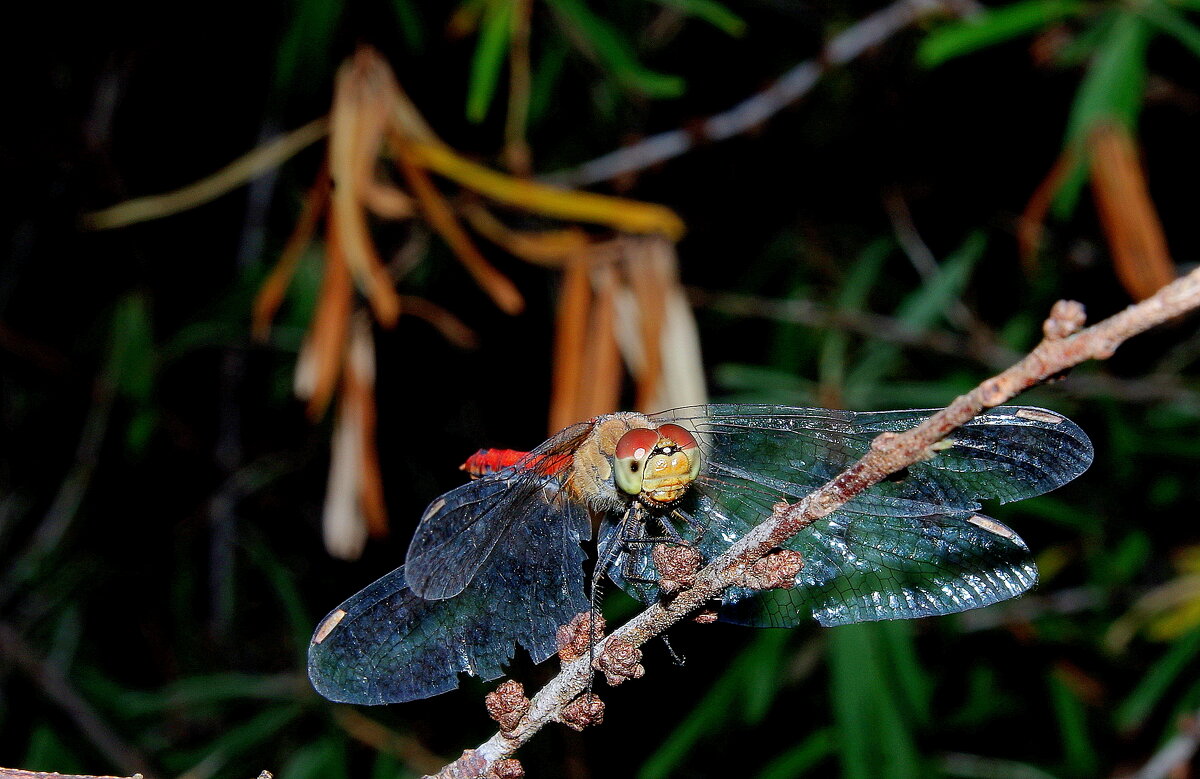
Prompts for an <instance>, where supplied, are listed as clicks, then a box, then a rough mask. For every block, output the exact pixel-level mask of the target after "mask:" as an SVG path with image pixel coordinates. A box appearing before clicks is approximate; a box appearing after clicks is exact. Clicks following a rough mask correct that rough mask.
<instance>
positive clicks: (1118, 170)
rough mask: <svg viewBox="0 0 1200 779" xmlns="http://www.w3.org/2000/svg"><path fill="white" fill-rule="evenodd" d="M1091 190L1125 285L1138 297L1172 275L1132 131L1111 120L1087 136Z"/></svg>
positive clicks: (1143, 296)
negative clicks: (1111, 122) (1112, 122)
mask: <svg viewBox="0 0 1200 779" xmlns="http://www.w3.org/2000/svg"><path fill="white" fill-rule="evenodd" d="M1088 153H1089V156H1090V162H1091V175H1092V193H1093V194H1094V195H1095V199H1096V209H1097V211H1099V213H1100V222H1101V224H1102V225H1103V226H1104V233H1105V235H1106V236H1107V238H1108V246H1109V250H1110V251H1111V253H1112V258H1113V265H1114V266H1115V268H1116V271H1117V277H1118V278H1119V279H1120V280H1121V284H1122V285H1123V286H1124V287H1125V290H1126V291H1127V292H1128V293H1129V294H1130V295H1131V296H1132V297H1133V298H1134V299H1135V300H1144V299H1146V298H1148V297H1150V296H1151V295H1153V294H1154V293H1155V292H1157V291H1158V290H1159V288H1161V287H1163V286H1165V285H1167V284H1170V283H1171V282H1172V281H1174V280H1175V275H1176V274H1175V264H1174V263H1173V262H1172V261H1171V256H1170V254H1169V252H1168V251H1167V239H1166V236H1165V235H1164V234H1163V229H1162V223H1161V222H1160V221H1159V218H1158V212H1157V210H1155V208H1154V202H1153V201H1152V200H1151V199H1150V192H1149V189H1148V187H1147V186H1146V176H1145V173H1144V172H1143V171H1142V165H1141V161H1140V160H1139V159H1138V150H1137V146H1136V145H1135V143H1134V140H1133V136H1132V135H1131V134H1130V133H1129V131H1128V130H1126V129H1125V128H1124V127H1121V126H1120V125H1117V124H1105V125H1101V126H1099V127H1097V128H1096V129H1095V130H1094V131H1093V132H1092V134H1091V135H1090V136H1089V137H1088Z"/></svg>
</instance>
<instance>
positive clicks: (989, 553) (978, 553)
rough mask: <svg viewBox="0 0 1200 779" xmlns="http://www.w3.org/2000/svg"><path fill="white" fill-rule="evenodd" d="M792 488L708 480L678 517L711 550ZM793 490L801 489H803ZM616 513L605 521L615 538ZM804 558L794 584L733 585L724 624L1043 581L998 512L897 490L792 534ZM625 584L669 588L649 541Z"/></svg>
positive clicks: (870, 614) (928, 611) (901, 614)
mask: <svg viewBox="0 0 1200 779" xmlns="http://www.w3.org/2000/svg"><path fill="white" fill-rule="evenodd" d="M779 497H780V496H779V495H778V494H772V493H770V492H766V491H761V490H750V489H747V490H743V491H730V490H728V489H724V488H721V489H714V488H713V486H712V485H711V484H708V483H701V484H698V485H697V487H696V489H695V490H694V491H693V495H691V496H689V497H688V498H686V499H685V500H684V502H683V505H681V506H680V507H679V508H678V509H677V511H676V512H675V515H674V516H675V519H674V522H673V524H674V525H675V527H676V530H677V531H678V532H679V534H680V535H681V536H683V538H684V539H686V540H687V541H689V542H691V543H693V544H694V545H695V546H696V548H697V549H699V551H700V552H701V554H702V555H703V557H704V559H705V560H706V561H707V560H711V559H712V558H714V557H716V556H717V555H719V554H721V553H722V552H724V551H725V550H726V549H728V548H729V546H730V545H731V544H732V543H733V542H734V541H736V540H737V539H739V538H741V537H742V536H744V535H745V534H746V533H747V532H749V530H750V529H751V528H752V526H753V525H754V524H757V523H758V522H759V521H761V519H762V518H763V517H766V516H768V515H769V514H770V512H771V504H772V503H773V502H774V501H775V500H777V499H778V498H779ZM791 499H793V500H794V499H795V498H794V497H792V498H791ZM617 532H618V530H617V525H616V523H611V524H606V525H605V527H604V528H603V529H602V530H601V533H602V538H603V539H604V541H602V544H603V543H606V542H609V539H615V538H616V533H617ZM784 546H786V547H787V548H789V549H794V550H796V551H798V552H800V554H801V557H802V559H803V567H802V568H801V569H800V572H799V573H798V574H797V576H796V586H795V587H794V588H793V589H787V590H783V589H779V590H766V591H758V590H748V589H743V588H738V587H731V588H729V589H727V590H726V591H725V593H724V594H723V596H722V605H721V607H720V608H719V609H718V611H717V615H718V617H719V618H720V619H721V620H722V621H724V622H733V623H736V624H740V625H750V626H754V627H792V626H795V625H798V624H800V623H802V622H804V621H806V620H808V619H809V618H814V619H816V620H817V621H818V622H819V623H821V624H822V625H826V626H830V625H844V624H848V623H851V622H866V621H871V620H880V619H909V618H913V617H929V616H935V615H939V614H952V613H955V612H959V611H965V610H967V609H973V608H978V607H980V606H987V605H990V604H992V603H996V602H999V601H1002V600H1006V599H1008V598H1012V597H1015V596H1017V595H1020V594H1021V593H1023V592H1025V591H1026V590H1028V589H1029V588H1030V587H1032V586H1033V585H1034V583H1035V582H1036V581H1037V567H1036V566H1035V565H1034V563H1033V559H1032V556H1031V555H1030V552H1029V548H1028V547H1027V546H1026V545H1025V543H1024V542H1023V541H1022V540H1021V539H1020V537H1018V536H1017V535H1016V533H1014V532H1012V531H1011V530H1010V529H1009V528H1007V527H1005V526H1004V525H1003V524H1001V523H1000V522H997V521H996V520H994V519H992V518H990V517H985V516H983V515H981V514H975V513H971V512H953V511H947V510H944V509H941V508H939V507H937V506H932V505H930V504H926V503H921V502H918V501H911V500H906V499H903V498H892V497H888V496H875V495H869V494H867V495H863V496H860V497H859V498H856V499H855V500H853V501H851V502H849V503H847V504H846V505H845V506H843V507H842V508H841V509H839V510H838V511H836V512H834V513H833V514H831V515H829V516H827V517H824V518H822V519H820V520H818V521H817V522H815V523H813V525H812V526H810V527H809V528H807V529H805V530H804V531H802V532H801V533H799V534H797V535H796V536H794V537H793V538H791V539H790V540H789V541H788V542H787V543H786V544H784ZM608 575H609V578H611V579H612V580H613V581H614V582H616V584H617V586H619V587H620V588H621V589H623V590H625V591H626V592H628V593H629V594H630V595H633V596H634V597H635V598H638V599H639V600H641V601H642V602H644V603H651V602H653V601H655V600H656V599H657V598H658V597H659V596H660V592H659V590H658V588H657V587H655V586H654V585H652V584H646V583H645V582H644V581H642V580H653V579H655V578H656V572H655V570H654V565H653V562H652V561H651V558H650V554H649V548H648V547H644V546H639V545H637V544H634V545H627V546H625V547H624V548H623V549H622V550H621V551H620V553H619V554H618V555H617V557H616V560H615V562H614V564H613V565H612V566H611V567H610V568H609V569H608Z"/></svg>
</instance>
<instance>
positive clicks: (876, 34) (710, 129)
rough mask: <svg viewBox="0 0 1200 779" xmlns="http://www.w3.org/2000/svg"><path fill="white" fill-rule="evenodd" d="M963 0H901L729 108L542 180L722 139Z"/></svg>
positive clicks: (583, 182)
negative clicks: (826, 75)
mask: <svg viewBox="0 0 1200 779" xmlns="http://www.w3.org/2000/svg"><path fill="white" fill-rule="evenodd" d="M963 5H964V4H963V3H961V2H954V1H953V0H898V2H896V3H893V4H892V5H890V6H888V7H887V8H884V9H883V10H880V11H877V12H875V13H873V14H871V15H870V16H868V17H866V18H864V19H862V20H861V21H859V22H857V23H855V24H853V25H851V26H850V27H847V28H846V29H845V30H843V31H842V32H840V33H838V34H837V35H835V36H834V37H833V38H832V39H831V40H830V41H829V43H828V44H827V45H826V46H825V48H824V49H823V50H822V51H821V53H820V54H818V55H817V56H816V57H813V58H812V59H809V60H805V61H804V62H801V63H800V64H799V65H796V66H794V67H793V68H792V69H791V70H789V71H787V72H786V73H784V74H783V75H782V76H780V77H779V78H778V79H777V80H776V81H774V82H773V83H772V84H771V85H770V86H768V87H767V88H766V89H764V90H762V91H761V92H758V93H756V94H754V95H753V96H751V97H749V98H747V99H746V100H743V101H742V102H741V103H738V104H737V105H735V106H734V107H733V108H730V109H729V110H728V111H724V112H722V113H719V114H714V115H713V116H710V117H708V118H707V119H704V120H702V121H700V122H696V123H694V124H692V123H689V126H688V127H687V128H682V127H681V128H678V129H675V130H669V131H667V132H663V133H658V134H657V135H651V136H650V137H648V138H644V139H642V140H641V141H639V142H637V143H635V144H633V145H632V146H626V147H624V148H621V149H617V150H616V151H612V152H609V153H608V154H605V155H603V156H601V157H597V158H596V159H594V160H591V161H590V162H585V163H584V164H582V165H580V166H578V167H576V168H572V169H570V170H563V171H559V172H557V173H552V174H550V175H547V176H545V177H544V178H543V180H544V181H546V182H548V183H551V184H559V185H562V186H569V187H586V186H589V185H592V184H597V183H599V182H601V181H609V180H611V179H615V178H617V177H619V176H627V175H629V174H631V173H636V172H637V171H640V170H645V169H646V168H649V167H652V166H654V165H657V164H659V163H661V162H665V161H667V160H669V159H673V158H675V157H679V156H681V155H683V154H685V153H686V152H688V151H690V150H691V149H692V148H694V147H695V146H697V145H699V144H701V143H710V142H713V141H723V140H725V139H726V138H732V137H733V136H735V135H740V134H741V133H744V132H747V131H749V130H753V129H755V128H756V127H759V126H760V125H762V124H763V123H764V122H766V121H767V120H768V119H770V118H771V117H772V116H774V115H775V114H777V113H779V112H780V111H781V110H783V109H784V108H786V107H787V106H789V105H791V104H792V103H794V102H796V101H797V100H799V99H800V98H802V97H804V96H805V95H807V94H808V93H809V92H810V91H811V90H812V88H813V87H814V86H816V84H817V82H818V81H819V80H820V78H821V76H823V75H825V73H826V72H827V71H829V70H830V69H831V68H832V67H833V66H836V65H845V64H846V63H848V62H850V61H851V60H853V59H856V58H857V57H859V56H860V55H861V54H862V53H863V52H865V51H867V50H868V49H871V48H873V47H875V46H878V45H879V44H881V43H883V42H884V41H885V40H887V39H888V38H890V37H892V36H893V35H895V34H896V33H897V32H899V31H900V30H903V29H904V28H906V27H908V26H909V25H910V24H912V23H913V22H915V21H917V20H918V19H921V18H923V17H924V16H926V15H928V14H929V13H931V12H933V11H942V12H949V13H958V12H959V11H960V10H961V9H962V7H963Z"/></svg>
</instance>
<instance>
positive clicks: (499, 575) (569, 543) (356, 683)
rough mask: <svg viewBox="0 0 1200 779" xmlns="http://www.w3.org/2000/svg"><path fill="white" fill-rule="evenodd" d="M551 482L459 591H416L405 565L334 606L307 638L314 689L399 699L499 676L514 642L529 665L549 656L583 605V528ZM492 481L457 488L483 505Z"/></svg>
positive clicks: (367, 700)
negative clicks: (434, 595)
mask: <svg viewBox="0 0 1200 779" xmlns="http://www.w3.org/2000/svg"><path fill="white" fill-rule="evenodd" d="M477 485H478V486H477ZM556 485H557V482H553V481H550V482H546V481H544V480H543V483H542V485H541V486H542V490H543V493H542V496H541V498H539V499H537V500H529V499H526V498H523V499H522V500H521V501H520V505H521V507H522V510H523V511H524V514H523V517H522V520H521V527H522V532H521V533H519V534H514V533H507V534H505V535H504V536H503V537H502V538H500V539H499V540H497V541H496V542H495V543H493V544H491V545H490V554H489V555H488V556H487V565H478V566H476V567H475V569H474V575H473V576H472V577H471V578H470V581H469V582H468V583H467V584H466V585H465V586H464V587H463V588H462V589H461V590H460V591H459V593H458V594H457V596H456V597H454V598H450V599H437V600H434V599H426V598H422V597H420V596H419V595H417V594H416V593H414V592H413V590H412V589H411V587H410V584H409V583H408V581H407V573H406V568H405V567H403V566H402V567H400V568H398V569H396V570H395V571H393V572H392V573H390V574H388V575H387V576H384V577H383V578H382V579H379V580H378V581H377V582H375V583H374V584H372V585H371V586H369V587H367V588H366V589H364V590H363V591H362V592H360V593H358V594H357V595H355V596H353V597H352V598H350V599H349V600H347V601H346V602H345V603H343V604H342V605H341V606H339V607H338V608H337V609H334V611H333V612H331V613H330V615H329V616H328V617H326V619H325V621H323V622H322V623H321V626H320V627H318V628H317V632H316V633H315V634H314V636H313V640H312V643H310V644H309V649H308V674H309V678H310V679H311V680H312V683H313V686H314V687H315V688H316V689H317V691H318V692H319V693H321V695H323V696H325V697H326V698H329V699H330V700H334V701H341V702H346V703H361V704H381V703H399V702H401V701H409V700H415V699H418V698H426V697H429V696H431V695H436V694H438V693H442V692H446V691H447V690H451V689H454V688H455V687H457V686H458V674H459V672H462V671H465V672H467V673H469V674H471V675H474V676H479V677H481V678H482V679H485V680H487V679H495V678H497V677H499V676H501V675H502V673H503V666H504V665H505V664H506V663H508V661H509V660H511V659H512V657H513V653H514V650H515V647H516V646H517V645H520V646H522V647H524V648H525V650H526V651H527V652H528V653H529V655H530V656H531V657H532V658H533V660H534V661H535V662H542V661H543V660H545V659H546V658H548V657H549V656H550V655H552V654H554V652H555V651H556V649H557V647H556V636H555V633H556V630H557V628H558V627H559V626H560V625H564V624H566V623H567V622H569V621H570V620H571V618H572V617H573V616H574V615H576V614H578V613H580V612H584V611H587V608H588V601H587V599H586V598H585V597H584V577H583V560H584V554H583V550H582V548H581V547H580V542H581V541H582V540H584V538H585V533H584V530H583V529H584V528H589V525H588V521H587V517H586V513H585V511H584V510H583V509H582V507H578V506H576V505H574V504H573V503H570V502H568V501H565V500H562V499H560V497H561V494H560V493H559V492H557V487H556ZM498 486H503V485H498V484H496V483H485V482H484V481H483V480H481V481H479V482H472V483H471V484H467V485H464V487H462V488H459V489H458V490H455V491H454V492H455V493H458V492H463V491H465V492H466V493H469V494H470V497H472V498H475V499H476V500H477V501H482V500H484V499H486V498H487V497H489V496H492V495H493V493H494V491H495V489H496V488H497V487H498ZM510 486H511V480H510ZM467 488H470V489H467ZM447 497H449V496H447ZM451 502H452V501H448V504H449V503H451ZM331 626H332V627H331Z"/></svg>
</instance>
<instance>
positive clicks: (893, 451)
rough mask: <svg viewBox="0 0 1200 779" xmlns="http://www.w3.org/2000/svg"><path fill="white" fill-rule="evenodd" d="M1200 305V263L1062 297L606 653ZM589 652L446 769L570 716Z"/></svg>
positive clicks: (669, 621)
mask: <svg viewBox="0 0 1200 779" xmlns="http://www.w3.org/2000/svg"><path fill="white" fill-rule="evenodd" d="M1197 307H1200V269H1197V270H1196V271H1193V272H1192V273H1190V274H1189V275H1187V276H1185V277H1183V278H1181V279H1179V280H1177V281H1175V282H1173V283H1172V284H1170V285H1168V286H1167V287H1164V288H1163V289H1161V290H1160V291H1159V292H1158V293H1156V294H1155V295H1154V296H1153V297H1150V298H1147V299H1146V300H1144V301H1143V302H1141V303H1139V304H1137V305H1133V306H1130V307H1129V308H1127V309H1126V310H1124V311H1122V312H1121V313H1119V314H1116V315H1115V316H1112V317H1109V318H1108V319H1106V320H1104V321H1102V322H1100V323H1099V324H1096V325H1093V326H1092V327H1089V328H1087V329H1086V330H1080V327H1082V325H1083V306H1082V305H1080V304H1079V303H1073V302H1069V301H1059V302H1058V303H1056V304H1055V305H1054V308H1053V309H1052V310H1051V313H1050V316H1049V317H1048V318H1047V319H1046V321H1045V323H1044V325H1043V332H1044V333H1045V338H1043V340H1042V341H1041V343H1039V344H1038V345H1037V346H1036V347H1035V348H1034V349H1033V351H1032V352H1030V353H1029V354H1028V355H1026V356H1025V357H1024V358H1023V359H1022V360H1020V361H1019V362H1018V363H1016V364H1015V365H1013V366H1012V367H1010V368H1008V369H1007V370H1005V371H1003V372H1001V373H1000V374H998V375H996V376H994V377H992V378H990V379H988V380H986V381H984V382H983V383H982V384H980V385H979V386H978V387H976V388H975V389H973V390H972V391H970V392H968V393H967V394H965V395H961V396H959V397H958V398H956V399H955V400H954V401H953V402H952V403H951V404H950V405H949V406H947V407H946V408H944V409H942V410H941V411H939V412H937V413H936V414H934V415H933V416H931V417H930V418H929V419H927V420H926V421H925V422H923V423H921V424H920V425H918V426H917V427H915V428H913V429H912V430H908V431H905V432H903V433H885V434H883V435H880V436H879V437H877V438H876V439H875V440H874V441H873V442H872V444H871V450H870V451H869V452H868V453H867V454H866V455H865V456H864V457H863V458H862V459H861V460H859V461H858V462H856V463H854V464H853V465H851V466H850V467H849V468H847V469H846V470H845V471H843V472H842V473H841V474H839V475H838V476H837V477H835V478H834V479H833V480H832V481H830V482H829V483H827V484H825V485H824V486H823V487H821V488H819V489H817V490H814V491H813V492H811V493H810V494H808V495H807V496H806V497H804V498H803V499H802V500H800V501H799V502H797V503H795V504H791V505H789V504H786V503H781V504H780V505H779V506H778V507H777V508H776V510H775V512H774V513H773V514H772V515H771V516H770V517H769V518H767V519H766V520H765V521H764V522H763V523H762V524H761V525H759V526H758V527H756V528H754V529H753V530H752V531H750V532H749V533H748V534H747V535H746V536H745V537H743V538H742V539H740V540H739V541H738V542H736V543H735V544H733V545H732V546H730V547H729V549H728V550H726V551H725V553H723V554H722V555H720V556H719V557H717V558H716V559H714V560H713V561H712V562H710V563H709V564H708V565H707V566H705V567H704V569H702V570H701V571H700V572H699V573H698V574H696V577H695V583H694V585H693V586H692V587H690V588H688V589H686V590H682V591H680V592H679V593H677V594H676V595H675V597H674V598H673V599H672V600H671V601H670V602H669V603H666V604H664V603H655V604H652V605H650V606H649V607H648V608H646V610H645V611H643V612H641V613H640V614H638V615H637V616H636V617H634V618H633V619H631V620H630V621H629V622H627V623H626V624H625V625H623V626H622V627H621V628H620V629H618V630H616V631H615V632H613V633H612V634H611V635H610V636H608V637H607V638H606V639H604V640H603V641H602V642H600V643H599V644H598V645H597V647H596V655H597V656H602V655H604V654H605V652H606V651H607V650H608V648H609V646H610V645H615V644H616V643H619V644H620V645H621V646H622V647H638V646H641V645H642V644H644V643H645V642H646V641H647V640H649V639H650V638H652V637H654V636H656V635H659V634H661V633H662V632H663V631H665V630H666V629H667V628H669V627H670V626H672V625H674V624H675V623H676V622H678V621H680V620H681V619H683V618H684V617H686V616H688V615H689V614H691V613H692V612H693V611H695V610H697V609H699V608H700V607H702V606H703V605H704V604H705V603H707V602H709V601H710V600H711V599H713V598H715V597H717V596H718V595H719V594H720V592H721V591H722V590H724V589H725V588H726V587H729V586H730V585H731V584H733V583H735V582H737V581H740V580H742V579H743V578H744V577H745V576H746V574H747V572H748V571H750V569H751V568H752V567H753V566H754V564H755V563H756V562H757V561H758V560H760V559H761V558H762V557H763V556H764V555H766V554H767V553H768V552H769V551H770V550H771V549H773V548H775V547H778V546H781V545H782V544H783V543H784V542H785V541H786V540H787V539H788V538H791V537H792V536H794V535H795V534H796V533H798V532H800V531H801V530H803V529H804V528H806V527H808V526H809V525H811V524H812V523H813V522H815V521H817V520H818V519H820V518H821V517H824V516H827V515H829V514H830V513H832V512H833V511H835V510H837V509H838V508H839V507H840V506H842V505H843V504H844V503H846V502H847V501H848V500H850V499H851V498H853V497H854V496H855V495H857V494H859V493H861V492H862V491H863V490H865V489H867V488H868V487H870V486H872V485H874V484H876V483H878V482H879V481H881V480H882V479H883V478H885V477H886V476H887V475H888V474H890V473H894V472H896V471H899V470H901V469H903V468H905V467H907V466H909V465H912V464H913V463H916V462H919V461H921V460H923V459H926V458H927V457H929V456H930V452H931V451H932V450H931V447H933V446H934V444H936V443H937V442H938V441H941V440H942V439H943V438H945V437H946V436H947V435H949V434H950V433H951V432H953V431H954V430H955V429H957V428H958V427H960V426H962V425H964V424H966V423H967V422H969V421H970V420H971V419H972V418H973V417H975V416H976V415H977V414H979V413H981V412H982V411H983V410H985V409H988V408H992V407H994V406H998V405H1000V404H1001V403H1004V402H1006V401H1008V400H1010V399H1011V398H1013V397H1015V396H1016V395H1017V394H1019V393H1020V392H1022V391H1023V390H1026V389H1028V388H1029V387H1032V386H1033V385H1035V384H1037V383H1039V382H1042V381H1045V380H1046V379H1047V378H1049V377H1051V376H1054V375H1056V374H1059V373H1061V372H1063V371H1064V370H1067V369H1068V368H1070V367H1072V366H1075V365H1078V364H1079V363H1082V362H1084V361H1086V360H1092V359H1106V358H1108V357H1110V356H1111V355H1112V354H1113V352H1114V351H1115V350H1116V349H1117V347H1118V346H1120V345H1121V343H1123V342H1124V341H1126V340H1127V339H1129V338H1131V337H1132V336H1134V335H1137V334H1138V333H1141V332H1144V331H1146V330H1148V329H1150V328H1151V327H1154V326H1156V325H1159V324H1162V323H1163V322H1165V321H1167V320H1169V319H1172V318H1174V317H1176V316H1179V315H1180V314H1182V313H1184V312H1187V311H1190V310H1192V309H1194V308H1197ZM593 673H594V672H593V669H592V665H591V663H590V662H589V659H588V658H586V657H585V658H580V659H578V660H575V661H574V662H571V663H568V664H566V665H565V666H564V667H563V668H562V670H561V671H560V672H559V674H558V675H557V676H556V677H554V679H552V680H551V681H550V682H549V683H548V684H547V685H546V686H545V687H543V688H542V689H541V691H540V692H538V694H537V695H535V696H534V697H533V699H532V701H531V706H530V710H529V713H528V715H527V716H526V717H525V719H524V720H522V722H521V723H520V724H519V725H518V726H517V727H516V728H514V729H512V730H511V731H505V732H502V733H496V734H495V735H494V736H492V737H491V738H490V739H488V740H487V741H486V742H484V743H483V744H482V745H480V746H479V748H478V749H475V750H469V751H468V752H466V753H464V755H463V757H461V758H459V760H457V761H455V762H454V763H451V764H450V765H449V766H446V767H445V768H444V769H442V772H441V773H439V774H438V775H439V776H451V775H454V774H455V773H456V772H460V770H461V768H462V767H463V766H464V765H466V763H468V762H469V763H471V765H472V766H473V768H475V769H477V768H478V766H479V765H481V764H482V765H483V766H484V768H485V769H486V767H487V766H488V765H491V764H493V763H495V762H496V761H498V760H500V759H502V758H506V757H508V756H509V755H511V754H512V753H513V752H514V751H516V749H517V748H518V747H520V746H521V745H522V744H524V743H525V742H526V741H528V740H529V739H530V738H531V737H532V736H533V735H534V734H535V733H536V732H537V731H538V730H540V729H541V728H542V726H543V725H545V724H546V723H548V722H552V721H559V720H561V719H562V718H563V712H564V709H565V708H566V707H567V706H568V705H569V704H570V703H571V702H572V701H573V700H574V699H575V698H576V697H578V696H579V694H580V693H582V692H583V691H584V690H586V689H587V686H588V684H589V682H590V680H591V678H592V674H593Z"/></svg>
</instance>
